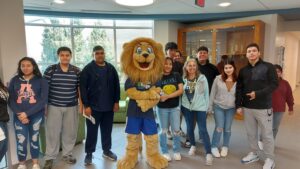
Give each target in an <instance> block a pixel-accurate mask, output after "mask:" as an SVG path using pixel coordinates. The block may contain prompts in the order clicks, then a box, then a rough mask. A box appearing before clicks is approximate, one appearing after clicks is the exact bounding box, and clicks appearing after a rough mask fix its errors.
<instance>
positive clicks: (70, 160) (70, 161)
mask: <svg viewBox="0 0 300 169" xmlns="http://www.w3.org/2000/svg"><path fill="white" fill-rule="evenodd" d="M63 160H64V161H65V162H66V163H68V164H75V163H76V158H75V157H73V156H72V155H66V156H63Z"/></svg>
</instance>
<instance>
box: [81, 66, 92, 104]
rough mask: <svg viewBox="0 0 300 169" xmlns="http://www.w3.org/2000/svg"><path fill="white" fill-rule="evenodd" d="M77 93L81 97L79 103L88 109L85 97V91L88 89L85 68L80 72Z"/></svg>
mask: <svg viewBox="0 0 300 169" xmlns="http://www.w3.org/2000/svg"><path fill="white" fill-rule="evenodd" d="M79 89H80V90H79V91H80V97H81V101H82V103H83V105H84V107H85V108H88V107H90V105H89V100H88V96H87V91H88V90H87V89H88V71H87V67H86V68H84V69H83V70H82V72H81V75H80V80H79Z"/></svg>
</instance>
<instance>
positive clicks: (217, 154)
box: [211, 147, 220, 158]
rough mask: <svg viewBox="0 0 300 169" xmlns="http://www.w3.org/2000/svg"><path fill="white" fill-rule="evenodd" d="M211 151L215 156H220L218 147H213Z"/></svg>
mask: <svg viewBox="0 0 300 169" xmlns="http://www.w3.org/2000/svg"><path fill="white" fill-rule="evenodd" d="M211 153H212V154H213V155H214V157H217V158H219V157H220V153H219V149H218V148H217V147H214V148H211Z"/></svg>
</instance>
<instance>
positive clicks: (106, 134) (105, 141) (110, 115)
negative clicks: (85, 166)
mask: <svg viewBox="0 0 300 169" xmlns="http://www.w3.org/2000/svg"><path fill="white" fill-rule="evenodd" d="M92 116H93V117H94V118H95V122H96V123H95V124H93V123H92V122H91V121H90V120H88V119H86V128H87V135H86V141H85V152H86V153H93V152H95V150H96V145H97V139H98V128H99V126H100V133H101V144H102V150H103V151H104V152H105V151H109V150H110V149H111V132H112V126H113V119H114V112H113V111H107V112H99V111H95V110H92Z"/></svg>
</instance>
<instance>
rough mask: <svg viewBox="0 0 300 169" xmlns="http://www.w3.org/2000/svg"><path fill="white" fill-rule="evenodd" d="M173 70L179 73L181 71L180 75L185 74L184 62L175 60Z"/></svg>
mask: <svg viewBox="0 0 300 169" xmlns="http://www.w3.org/2000/svg"><path fill="white" fill-rule="evenodd" d="M172 72H174V73H176V72H177V73H179V75H180V76H182V74H183V64H182V63H180V62H178V61H174V62H173V69H172Z"/></svg>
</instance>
